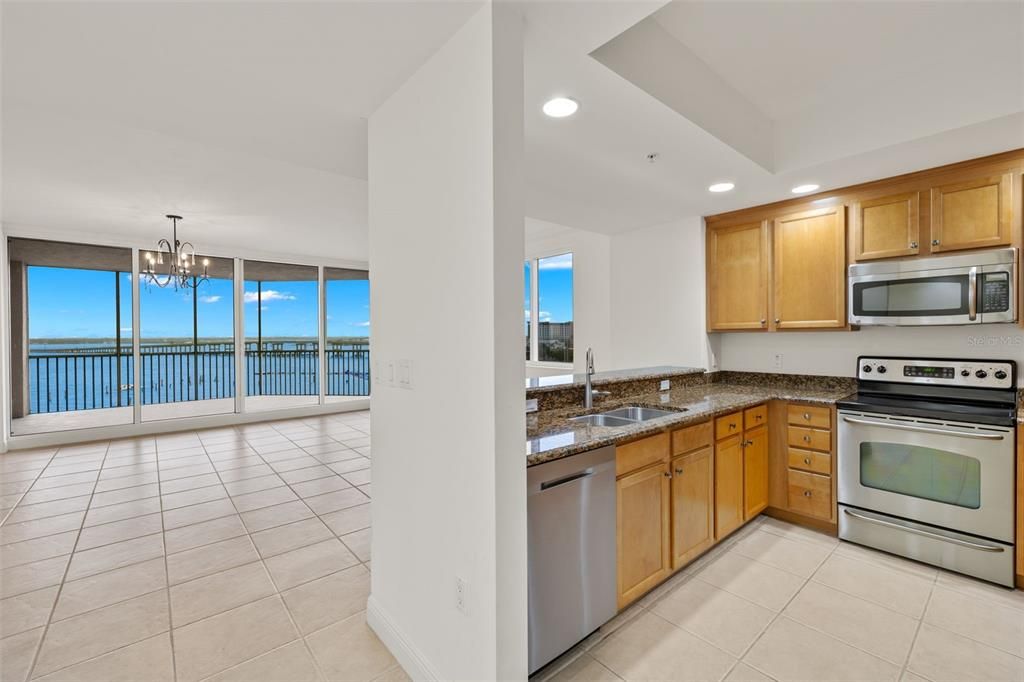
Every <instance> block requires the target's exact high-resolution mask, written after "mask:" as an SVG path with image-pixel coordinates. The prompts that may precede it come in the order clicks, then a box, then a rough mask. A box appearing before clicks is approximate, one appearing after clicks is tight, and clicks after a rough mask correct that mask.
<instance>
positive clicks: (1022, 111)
mask: <svg viewBox="0 0 1024 682" xmlns="http://www.w3.org/2000/svg"><path fill="white" fill-rule="evenodd" d="M522 5H523V7H524V8H525V12H526V20H527V32H526V62H525V69H526V92H525V101H526V154H527V172H528V197H527V198H528V205H527V214H528V215H530V216H532V217H535V218H539V219H542V220H546V221H551V222H555V223H560V224H564V225H571V226H574V227H579V228H584V229H590V230H595V231H599V232H605V233H616V232H622V231H626V230H630V229H635V228H639V227H644V226H647V225H652V224H656V223H660V222H667V221H669V220H674V219H677V218H680V217H684V216H692V215H704V214H710V213H716V212H720V211H723V210H730V209H733V208H739V207H742V206H747V205H753V204H757V203H762V202H766V201H772V200H776V199H780V198H784V197H786V196H788V189H789V187H791V186H792V185H794V184H798V183H800V182H818V183H820V184H821V185H822V186H823V187H825V188H828V187H837V186H841V185H845V184H850V183H853V182H859V181H863V180H868V179H872V178H877V177H882V176H885V175H889V174H895V173H900V172H906V171H910V170H914V169H918V168H924V167H928V166H932V165H937V164H940V163H946V162H952V161H957V160H961V159H964V158H969V157H972V156H980V155H984V154H988V153H993V152H997V151H1002V150H1005V149H1010V148H1015V147H1021V146H1024V35H1022V31H1024V3H1021V2H1002V3H984V2H956V1H950V2H945V1H942V2H914V3H901V2H878V3H867V2H858V3H844V2H828V3H825V2H821V3H809V2H792V3H791V2H775V1H772V2H695V1H686V2H683V1H682V0H677V1H676V2H673V3H671V4H669V5H668V6H665V2H664V0H650V1H646V0H635V1H634V0H621V1H619V0H602V1H600V2H598V1H597V0H581V1H573V0H535V1H528V2H523V3H522ZM477 6H478V4H476V3H475V2H462V1H441V0H420V1H412V2H393V1H389V2H377V1H364V2H359V1H356V2H351V1H338V2H310V3H299V2H290V3H286V2H278V3H273V2H271V3H248V2H243V3H233V2H224V3H179V2H138V3H114V2H89V3H80V2H63V3H51V2H45V3H44V2H9V1H5V2H4V3H3V4H2V12H3V19H2V31H3V33H2V39H3V40H2V43H3V44H2V58H3V83H2V85H3V92H2V96H3V112H2V113H3V121H2V133H3V141H4V143H5V147H4V150H3V152H4V154H3V168H2V171H3V176H2V177H3V188H2V189H3V198H4V203H3V206H2V219H3V221H4V223H5V224H8V225H15V226H17V225H22V226H25V225H27V226H33V227H35V226H38V227H40V228H46V229H48V230H58V231H64V232H68V233H76V232H85V231H88V232H89V233H92V234H108V233H109V234H112V235H129V236H131V238H133V239H135V238H137V236H138V235H143V236H142V239H144V240H145V241H143V243H147V242H148V241H149V240H151V239H155V238H156V236H157V235H158V234H160V233H162V232H163V231H164V226H163V222H164V221H163V219H162V215H163V214H164V213H166V212H169V211H175V212H180V213H183V214H184V215H185V216H186V218H187V221H186V223H185V224H184V225H183V228H184V229H189V227H190V226H191V228H192V229H195V230H199V231H200V232H201V234H202V240H203V242H204V243H206V244H218V245H223V246H225V247H230V246H231V245H235V244H246V246H247V248H250V247H251V249H252V250H254V251H263V252H265V253H281V254H295V255H309V254H316V255H318V256H325V255H330V256H333V257H335V258H336V259H341V260H362V259H365V257H366V229H367V228H366V183H365V178H366V117H367V116H368V115H369V114H370V113H371V112H372V111H373V110H374V109H375V108H376V107H377V106H378V105H379V104H380V103H381V102H382V101H383V100H384V99H385V98H386V97H387V95H388V94H389V93H390V92H392V91H393V90H394V89H395V88H396V87H397V86H398V85H399V84H401V83H402V82H403V81H404V80H405V79H406V78H407V77H408V76H409V75H410V74H411V73H412V72H413V71H414V70H415V69H416V68H417V67H418V66H419V65H420V64H421V63H422V62H423V61H424V60H425V59H426V58H427V57H428V56H429V55H430V54H431V53H432V52H433V51H434V50H436V49H437V47H438V46H440V45H441V44H442V43H443V42H444V41H445V40H446V39H447V38H448V37H449V36H450V35H451V34H452V33H453V32H454V31H455V30H456V29H457V28H458V27H459V26H461V25H462V23H463V22H464V21H465V20H466V19H467V18H468V17H469V16H470V14H471V13H472V12H473V11H474V10H475V8H476V7H477ZM652 15H653V16H652ZM631 29H636V30H634V31H633V32H632V33H631V32H630V30H631ZM641 29H642V30H647V31H655V32H657V35H659V36H660V37H661V38H662V39H663V40H662V42H663V43H665V42H666V41H670V42H668V43H666V44H669V45H671V47H672V48H673V50H674V52H672V54H673V55H675V57H673V58H674V59H686V60H688V61H687V64H686V67H687V69H689V70H688V71H687V70H686V69H683V68H682V66H683V65H682V64H681V63H680V62H672V61H664V60H663V61H654V62H649V63H648V66H647V67H646V68H647V70H648V74H647V76H648V77H647V78H636V79H635V80H637V81H642V82H643V85H644V86H646V87H648V88H649V89H647V90H645V89H644V87H639V86H638V85H637V84H634V82H631V80H630V79H628V78H626V77H623V75H620V73H617V71H619V70H621V71H626V70H627V69H625V68H624V67H622V66H621V64H619V65H616V66H615V67H613V68H609V66H606V65H605V64H604V63H602V61H605V62H608V61H610V60H609V59H608V55H609V53H611V52H613V51H614V50H613V48H615V47H616V46H618V48H619V52H620V53H622V54H626V55H627V56H636V55H630V53H629V52H628V50H626V49H625V48H627V47H630V45H628V44H627V42H628V41H625V40H620V41H613V39H615V38H616V37H617V36H620V35H622V36H623V37H624V38H626V37H629V36H636V35H640V34H639V33H637V31H638V30H641ZM609 41H612V42H609ZM634 42H635V41H634ZM602 46H603V47H602ZM599 48H600V49H599ZM595 51H596V52H595ZM592 53H593V55H594V56H592ZM640 56H641V57H642V56H643V55H640ZM595 57H598V58H595ZM599 58H600V59H599ZM794 71H797V72H798V73H794ZM684 72H685V73H687V74H691V75H692V80H687V79H683V78H681V77H679V74H681V73H684ZM673 77H674V81H673ZM659 79H660V80H659ZM648 80H653V81H654V82H655V85H658V84H659V83H661V84H664V83H667V84H668V85H667V86H665V87H668V88H669V90H671V89H672V88H674V89H675V91H658V88H656V87H654V85H652V84H651V83H649V82H647V81H648ZM659 87H661V86H660V85H659ZM650 90H655V92H654V93H653V94H652V92H651V91H650ZM716 93H717V95H718V96H720V97H721V96H726V97H731V98H732V101H733V102H734V103H735V104H736V106H734V107H732V109H731V110H730V111H728V112H721V109H720V108H719V109H718V110H717V112H719V113H723V115H721V116H716V109H715V107H716V106H720V104H721V102H722V100H721V99H718V100H716V99H715V97H712V96H711V95H715V94H716ZM723 93H725V94H724V95H723ZM555 94H565V95H569V96H572V97H575V98H576V99H578V100H579V101H580V102H581V105H582V106H581V109H580V112H579V113H578V114H577V115H576V116H574V117H572V118H570V119H565V120H553V119H548V118H546V117H544V116H543V115H542V114H541V113H540V105H541V103H543V101H544V100H546V99H547V98H548V97H550V96H552V95H555ZM680 94H681V95H682V97H680ZM702 107H703V108H702ZM680 110H682V111H683V112H684V113H680ZM740 113H742V116H741V115H740ZM724 114H728V115H724ZM743 116H747V117H749V118H748V119H747V120H744V118H743ZM745 124H749V125H745ZM757 125H762V126H768V129H769V130H770V133H771V134H770V135H769V136H768V137H770V138H771V139H769V140H768V141H767V142H766V141H765V139H764V137H765V136H761V135H758V134H754V133H752V132H751V131H755V132H756V131H757V130H760V129H761V128H758V127H757ZM743 135H745V136H746V140H743V139H741V138H742V137H743ZM754 146H758V147H759V148H760V149H761V152H760V153H754V151H753V150H754ZM649 152H656V153H658V154H659V157H658V160H657V162H656V163H654V164H650V163H648V162H647V161H646V160H645V158H644V157H645V155H646V154H647V153H649ZM752 159H757V160H752ZM720 180H731V181H733V182H736V183H737V189H736V191H734V192H731V193H729V194H725V195H711V194H709V193H708V192H707V191H706V187H707V186H708V185H709V184H711V183H712V182H716V181H720ZM192 234H194V233H190V235H189V236H192Z"/></svg>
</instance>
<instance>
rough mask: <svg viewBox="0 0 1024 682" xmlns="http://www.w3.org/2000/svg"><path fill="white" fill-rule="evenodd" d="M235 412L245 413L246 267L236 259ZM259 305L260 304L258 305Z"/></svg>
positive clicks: (239, 259) (240, 260)
mask: <svg viewBox="0 0 1024 682" xmlns="http://www.w3.org/2000/svg"><path fill="white" fill-rule="evenodd" d="M234 275H235V279H234V284H235V412H237V413H238V414H242V413H244V412H245V391H246V385H245V384H246V378H247V377H246V376H245V266H244V265H243V263H242V259H241V258H236V259H235V272H234ZM257 304H258V303H257Z"/></svg>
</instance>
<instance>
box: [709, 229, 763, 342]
mask: <svg viewBox="0 0 1024 682" xmlns="http://www.w3.org/2000/svg"><path fill="white" fill-rule="evenodd" d="M707 249H708V251H707V289H708V328H709V329H710V330H711V331H730V330H736V329H767V328H768V223H767V221H763V222H759V223H752V224H749V225H736V226H733V227H718V228H708V231H707Z"/></svg>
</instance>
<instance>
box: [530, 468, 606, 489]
mask: <svg viewBox="0 0 1024 682" xmlns="http://www.w3.org/2000/svg"><path fill="white" fill-rule="evenodd" d="M593 475H594V467H590V468H589V469H583V470H582V471H577V472H576V473H574V474H569V475H568V476H560V477H559V478H553V479H551V480H550V481H544V482H542V483H541V484H540V489H541V492H543V491H545V490H551V489H552V488H557V487H558V486H560V485H565V484H566V483H572V482H573V481H578V480H580V479H581V478H589V477H590V476H593Z"/></svg>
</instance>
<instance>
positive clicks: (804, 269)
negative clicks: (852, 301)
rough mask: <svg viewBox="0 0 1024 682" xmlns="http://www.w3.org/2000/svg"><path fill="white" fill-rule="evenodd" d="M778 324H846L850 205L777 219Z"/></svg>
mask: <svg viewBox="0 0 1024 682" xmlns="http://www.w3.org/2000/svg"><path fill="white" fill-rule="evenodd" d="M774 233H775V268H774V275H773V276H774V280H775V296H774V298H773V304H774V309H775V320H774V322H775V328H776V329H826V328H836V327H845V326H846V207H845V206H833V207H830V208H822V209H817V210H813V211H804V212H801V213H793V214H790V215H786V216H781V217H779V218H776V219H775V225H774Z"/></svg>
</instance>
